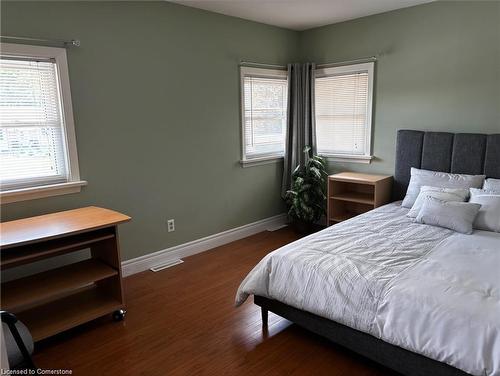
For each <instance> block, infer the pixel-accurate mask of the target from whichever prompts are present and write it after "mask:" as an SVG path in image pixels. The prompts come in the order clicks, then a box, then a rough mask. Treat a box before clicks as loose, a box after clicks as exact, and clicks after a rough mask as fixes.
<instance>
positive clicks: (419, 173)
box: [401, 167, 485, 208]
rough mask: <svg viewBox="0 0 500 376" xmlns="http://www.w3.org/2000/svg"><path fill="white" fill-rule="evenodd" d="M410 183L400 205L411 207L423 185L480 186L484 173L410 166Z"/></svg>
mask: <svg viewBox="0 0 500 376" xmlns="http://www.w3.org/2000/svg"><path fill="white" fill-rule="evenodd" d="M410 172H411V178H410V184H409V185H408V190H407V191H406V196H405V198H404V200H403V203H402V204H401V206H403V207H405V208H411V207H412V206H413V204H414V203H415V200H416V199H417V197H418V194H419V193H420V188H422V187H423V186H424V185H427V186H431V187H441V188H464V189H469V188H481V187H482V186H483V182H484V178H485V176H484V175H464V174H450V173H448V172H439V171H428V170H420V169H418V168H414V167H412V168H411V170H410Z"/></svg>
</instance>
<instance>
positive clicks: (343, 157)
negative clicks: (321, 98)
mask: <svg viewBox="0 0 500 376" xmlns="http://www.w3.org/2000/svg"><path fill="white" fill-rule="evenodd" d="M374 71H375V62H373V61H371V62H366V63H356V64H349V65H338V66H333V67H325V68H319V69H316V72H315V79H317V78H322V77H334V76H342V75H347V74H355V73H364V72H366V73H368V100H367V103H368V108H367V124H366V132H365V151H364V153H363V154H347V153H346V154H343V153H319V151H318V153H319V154H320V155H321V156H324V157H326V158H327V159H329V160H332V161H335V162H355V163H370V162H371V160H372V159H373V158H374V156H373V147H372V129H373V126H372V123H373V119H372V113H373V76H374ZM314 101H315V102H316V97H315V98H314ZM315 123H316V119H315ZM315 127H316V124H315ZM316 134H317V132H316Z"/></svg>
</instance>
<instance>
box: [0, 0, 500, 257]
mask: <svg viewBox="0 0 500 376" xmlns="http://www.w3.org/2000/svg"><path fill="white" fill-rule="evenodd" d="M1 6H2V25H1V32H2V34H8V35H9V34H10V35H22V36H33V37H44V38H78V39H80V40H81V42H82V46H81V47H80V48H75V49H70V50H68V58H69V68H70V79H71V85H72V96H73V106H74V112H75V121H76V132H77V143H78V152H79V160H80V169H81V175H82V177H83V178H84V179H86V180H88V182H89V185H88V186H87V187H86V188H84V189H83V191H82V192H81V193H79V194H74V195H67V196H59V197H53V198H47V199H40V200H34V201H27V202H21V203H14V204H8V205H4V206H3V207H2V220H9V219H15V218H20V217H26V216H31V215H35V214H40V213H46V212H52V211H57V210H64V209H69V208H74V207H79V206H83V205H91V204H92V205H101V206H105V207H109V208H113V209H116V210H119V211H123V212H124V213H127V214H129V215H131V216H132V217H133V222H131V223H130V224H127V225H124V226H123V227H122V231H121V238H122V248H123V258H124V259H129V258H133V257H137V256H140V255H143V254H147V253H150V252H154V251H157V250H160V249H164V248H167V247H170V246H173V245H177V244H181V243H184V242H187V241H190V240H194V239H197V238H200V237H203V236H207V235H210V234H214V233H217V232H220V231H223V230H226V229H229V228H234V227H237V226H240V225H243V224H246V223H249V222H253V221H256V220H259V219H262V218H266V217H269V216H272V215H275V214H279V213H281V212H283V211H284V207H283V204H282V202H281V200H280V196H279V187H280V182H281V168H282V165H281V164H269V165H262V166H257V167H251V168H241V167H240V165H239V163H238V161H239V158H240V120H239V78H238V61H239V60H242V59H243V60H251V61H262V62H272V63H286V62H290V61H293V60H298V59H301V60H303V61H314V62H316V63H323V62H331V61H338V60H346V59H352V58H358V57H361V56H370V55H373V54H377V53H379V52H382V53H383V56H380V57H379V60H378V62H377V64H376V80H375V105H374V125H373V126H374V137H373V139H374V154H375V156H376V158H377V159H376V160H375V161H374V162H373V163H372V164H370V165H362V164H354V163H351V164H339V163H334V164H332V165H331V169H332V171H338V170H344V169H349V170H361V171H372V172H386V173H391V172H392V171H393V166H394V149H395V143H394V141H395V136H396V130H397V129H398V128H412V129H424V130H440V131H453V132H458V131H464V132H500V3H499V2H478V1H473V2H437V3H430V4H426V5H421V6H417V7H413V8H406V9H402V10H397V11H393V12H389V13H384V14H380V15H374V16H370V17H365V18H361V19H357V20H353V21H348V22H343V23H340V24H335V25H330V26H325V27H321V28H317V29H312V30H308V31H305V32H301V33H298V32H293V31H288V30H284V29H279V28H276V27H271V26H266V25H262V24H258V23H254V22H249V21H244V20H241V19H237V18H232V17H226V16H222V15H217V14H214V13H209V12H205V11H201V10H196V9H192V8H187V7H182V6H178V5H174V4H170V3H166V2H151V3H148V2H123V3H118V2H110V3H105V2H54V3H51V2H32V3H28V2H12V3H11V2H2V4H1ZM167 218H175V220H176V231H175V232H173V233H167V231H166V219H167Z"/></svg>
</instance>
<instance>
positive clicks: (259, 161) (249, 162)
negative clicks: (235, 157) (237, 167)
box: [240, 156, 283, 167]
mask: <svg viewBox="0 0 500 376" xmlns="http://www.w3.org/2000/svg"><path fill="white" fill-rule="evenodd" d="M281 161H283V157H276V156H275V157H262V158H253V159H242V160H241V161H240V164H241V167H253V166H260V165H265V164H269V163H278V162H281Z"/></svg>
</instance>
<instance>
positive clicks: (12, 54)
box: [0, 43, 85, 203]
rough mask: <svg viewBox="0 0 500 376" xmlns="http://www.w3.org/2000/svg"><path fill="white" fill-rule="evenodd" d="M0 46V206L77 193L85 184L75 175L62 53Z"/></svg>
mask: <svg viewBox="0 0 500 376" xmlns="http://www.w3.org/2000/svg"><path fill="white" fill-rule="evenodd" d="M1 47H2V48H1V55H0V184H1V197H2V202H3V203H5V202H12V201H18V200H22V199H29V198H38V197H44V196H49V195H53V194H62V193H71V192H75V191H78V190H79V189H80V186H81V185H84V184H85V182H81V181H80V176H79V172H78V159H77V155H76V144H75V134H74V126H73V113H72V108H71V95H70V88H69V77H68V68H67V62H66V50H65V49H63V48H53V47H42V46H28V45H16V44H7V43H2V45H1ZM49 191H50V192H49ZM56 191H59V192H56Z"/></svg>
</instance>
